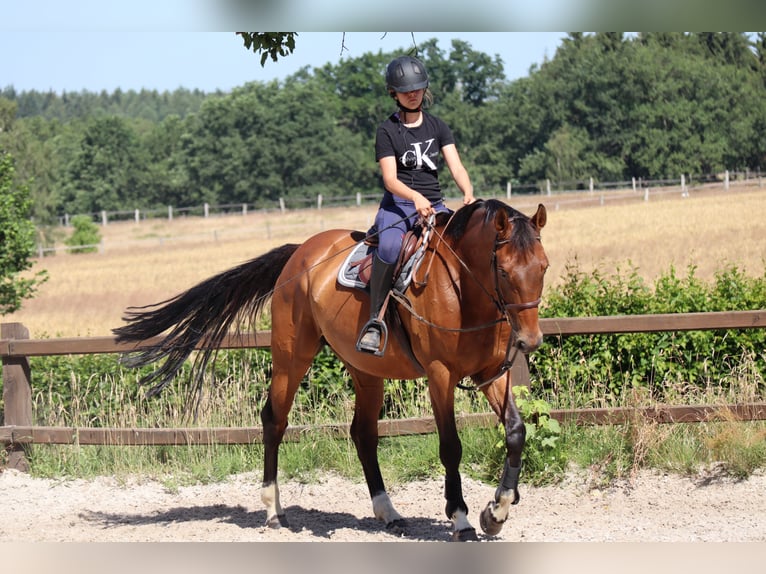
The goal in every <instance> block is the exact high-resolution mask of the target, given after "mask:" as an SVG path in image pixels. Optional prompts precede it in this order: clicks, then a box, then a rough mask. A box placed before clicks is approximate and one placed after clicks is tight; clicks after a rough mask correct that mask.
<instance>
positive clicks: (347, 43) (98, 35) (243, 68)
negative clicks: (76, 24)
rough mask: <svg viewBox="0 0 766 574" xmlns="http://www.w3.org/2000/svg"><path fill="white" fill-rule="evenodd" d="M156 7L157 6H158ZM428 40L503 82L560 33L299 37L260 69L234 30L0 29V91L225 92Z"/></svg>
mask: <svg viewBox="0 0 766 574" xmlns="http://www.w3.org/2000/svg"><path fill="white" fill-rule="evenodd" d="M158 1H160V0H158ZM413 35H414V39H415V42H424V41H426V40H428V39H431V38H436V39H437V40H438V46H439V47H440V48H441V49H442V50H444V52H445V53H447V54H448V53H449V50H450V48H451V42H452V39H453V38H457V39H460V40H463V41H465V42H468V43H469V44H470V45H471V47H472V48H473V49H474V50H477V51H480V52H484V53H487V54H489V55H490V56H495V55H498V56H499V57H500V58H501V59H502V61H503V63H504V66H505V75H506V78H507V79H509V80H513V79H516V78H519V77H523V76H526V75H528V72H529V68H530V66H531V65H533V64H537V65H539V64H542V62H543V61H544V60H545V59H546V58H547V59H552V58H553V57H554V55H555V53H556V48H557V46H558V45H559V44H560V42H561V38H562V37H563V36H565V35H566V34H565V33H562V32H346V33H345V36H344V33H343V32H299V33H298V37H297V39H296V47H295V50H294V52H293V53H292V54H291V55H289V56H286V57H284V58H280V59H279V61H278V62H273V61H271V60H270V59H268V60H267V61H266V63H265V64H264V66H261V64H260V56H259V55H257V54H255V53H254V52H252V51H248V50H246V49H245V48H244V46H243V43H242V39H241V37H239V36H237V35H236V34H235V33H234V32H194V31H189V32H187V31H173V30H171V31H156V30H149V31H147V30H108V29H101V30H92V29H86V30H77V31H72V30H60V29H56V30H50V31H46V32H45V33H40V32H39V31H38V32H35V31H27V30H5V31H2V30H0V54H5V55H7V54H13V56H11V57H6V56H2V57H0V89H2V88H6V87H8V86H13V87H14V88H15V89H16V90H17V91H28V90H37V91H44V92H47V91H54V92H57V93H62V92H64V91H66V92H79V91H82V90H86V91H90V92H100V91H101V90H106V91H107V92H113V91H114V90H115V89H117V88H120V89H121V90H123V91H127V90H131V89H132V90H141V89H142V88H145V89H148V90H157V91H160V92H162V91H173V90H175V89H177V88H187V89H200V90H202V91H204V92H213V91H216V90H222V91H229V90H231V89H232V88H234V87H237V86H242V85H244V84H245V83H247V82H250V81H269V80H273V79H280V80H281V79H284V78H285V77H287V76H288V75H290V74H293V73H295V72H296V71H297V70H299V69H300V68H302V67H304V66H312V67H317V68H318V67H321V66H323V65H325V64H327V63H333V64H337V63H340V62H341V61H342V60H343V59H349V58H356V57H359V56H361V55H362V54H364V53H366V52H377V51H379V50H382V51H383V52H395V51H397V50H399V49H402V50H405V51H406V50H408V49H409V48H411V47H412V45H413ZM344 47H345V49H342V48H344Z"/></svg>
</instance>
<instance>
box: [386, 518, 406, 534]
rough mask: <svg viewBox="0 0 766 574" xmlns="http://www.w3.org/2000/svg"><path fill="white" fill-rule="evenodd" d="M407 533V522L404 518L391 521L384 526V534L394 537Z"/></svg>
mask: <svg viewBox="0 0 766 574" xmlns="http://www.w3.org/2000/svg"><path fill="white" fill-rule="evenodd" d="M406 531H407V521H406V520H404V518H398V519H396V520H392V521H391V522H389V523H388V524H386V532H388V533H389V534H394V535H395V536H404V535H405V534H406Z"/></svg>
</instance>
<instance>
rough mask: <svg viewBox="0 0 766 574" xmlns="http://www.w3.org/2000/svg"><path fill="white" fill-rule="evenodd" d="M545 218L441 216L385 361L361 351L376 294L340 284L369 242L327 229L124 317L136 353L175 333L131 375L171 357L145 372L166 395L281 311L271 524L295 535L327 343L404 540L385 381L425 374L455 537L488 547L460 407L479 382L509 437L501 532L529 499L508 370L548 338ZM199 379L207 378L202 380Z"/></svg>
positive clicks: (272, 413)
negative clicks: (386, 472)
mask: <svg viewBox="0 0 766 574" xmlns="http://www.w3.org/2000/svg"><path fill="white" fill-rule="evenodd" d="M546 217H547V216H546V210H545V207H544V206H543V205H542V204H540V205H538V208H537V211H536V213H535V214H534V215H533V216H531V217H529V216H526V215H524V214H523V213H521V212H519V211H517V210H515V209H513V208H511V207H510V206H508V205H506V204H505V203H503V202H502V201H499V200H495V199H490V200H486V201H483V200H478V201H476V202H474V203H472V204H470V205H466V206H463V207H461V208H460V209H459V210H457V211H455V212H454V213H452V214H451V217H449V219H447V218H442V219H441V220H437V221H436V222H435V225H434V226H433V228H432V230H433V232H434V233H433V234H431V238H430V241H429V244H428V247H427V249H426V251H425V258H424V260H423V265H422V266H421V267H420V268H419V270H418V272H417V273H415V277H414V278H413V282H412V284H411V285H410V287H409V288H408V290H406V291H405V293H404V294H403V295H402V294H399V296H397V297H396V298H395V299H394V303H393V304H392V305H389V314H388V322H389V324H394V323H395V324H396V328H392V336H391V338H390V341H389V343H388V346H387V349H386V351H385V354H384V355H383V356H375V355H373V354H369V353H363V352H359V351H357V350H356V339H357V335H358V333H359V331H360V330H361V328H362V326H363V324H364V323H365V322H366V320H367V319H368V318H369V297H368V295H367V294H366V293H365V292H364V291H363V290H360V289H355V288H349V287H343V286H341V285H339V283H338V281H337V275H338V268H339V265H340V262H341V260H342V259H343V258H344V257H343V254H345V253H347V252H348V251H349V250H350V249H352V248H353V247H354V246H355V245H356V244H357V243H358V242H359V241H360V240H362V239H363V238H364V233H362V232H358V231H350V230H340V229H336V230H328V231H323V232H321V233H319V234H317V235H314V236H312V237H310V238H309V239H307V240H306V241H305V242H304V243H302V244H299V245H296V244H288V245H283V246H281V247H277V248H275V249H273V250H272V251H270V252H268V253H265V254H263V255H261V256H258V257H256V258H254V259H252V260H250V261H247V262H245V263H243V264H241V265H239V266H237V267H234V268H232V269H229V270H228V271H224V272H222V273H220V274H218V275H216V276H214V277H211V278H209V279H207V280H205V281H203V282H201V283H199V284H198V285H196V286H194V287H192V288H190V289H189V290H187V291H185V292H182V293H180V294H178V295H176V296H175V297H173V298H171V299H168V300H166V301H162V302H160V303H156V304H152V305H147V306H145V307H131V308H129V309H128V310H127V312H126V315H125V317H124V320H125V321H126V323H127V324H125V325H123V326H121V327H119V328H116V329H114V330H113V331H114V334H115V335H116V338H117V340H118V341H122V342H137V343H138V342H141V341H143V340H145V339H148V338H150V337H155V336H157V335H161V334H162V333H165V332H166V331H168V332H167V334H166V335H165V336H164V337H162V339H161V342H160V343H158V344H156V345H154V346H151V347H139V348H137V350H136V351H135V352H134V353H133V354H132V355H131V356H132V357H133V361H132V364H134V365H142V364H149V363H153V362H155V361H161V366H160V367H159V368H158V369H157V370H156V371H155V372H154V373H153V374H152V375H148V376H147V377H148V379H149V382H153V383H155V385H154V387H152V389H151V390H150V393H152V392H159V391H160V390H161V389H162V388H163V387H164V386H165V385H166V384H168V383H169V382H170V381H171V380H172V378H173V377H174V376H175V375H176V374H177V373H178V371H179V369H180V368H181V365H182V364H183V362H184V361H185V360H186V359H187V358H188V357H189V355H190V354H191V353H192V351H193V350H194V349H195V347H196V346H197V345H198V344H200V343H201V342H202V343H204V345H203V346H202V349H203V350H201V351H200V354H199V355H198V356H197V359H196V361H200V360H201V361H202V364H203V365H204V364H207V362H208V360H209V359H210V358H211V356H214V355H215V346H216V344H220V342H221V340H222V338H223V337H224V336H225V335H226V334H227V333H228V331H229V330H230V329H231V328H232V327H234V326H237V325H242V324H248V325H253V326H254V325H255V323H254V321H255V318H256V317H257V316H258V313H259V312H260V311H261V310H262V309H263V308H264V306H265V305H266V302H267V301H270V302H271V321H272V332H271V353H272V361H273V367H272V379H271V383H270V386H269V389H268V396H267V400H266V402H265V403H264V406H263V408H262V410H261V413H260V416H261V421H262V424H263V444H264V460H263V483H262V489H261V500H262V502H263V504H264V505H265V506H266V509H267V514H266V515H267V525H268V526H271V527H275V528H279V527H280V526H288V522H287V518H286V516H285V513H284V510H283V508H282V506H281V503H280V498H279V487H278V484H277V457H278V450H279V445H280V443H281V441H282V439H283V436H284V433H285V430H286V429H287V425H288V414H289V412H290V409H291V407H292V404H293V399H294V397H295V394H296V392H297V390H298V387H299V384H300V382H301V380H302V379H303V377H304V375H305V374H306V372H307V371H308V369H309V367H310V366H311V363H312V360H313V358H314V356H315V355H316V354H317V353H318V352H319V350H320V349H321V346H322V345H323V344H327V345H329V346H330V348H331V349H332V350H333V351H334V353H335V354H336V355H337V356H338V357H339V359H340V360H341V361H342V362H343V364H344V366H345V368H346V369H347V370H348V373H349V375H350V377H351V379H352V381H353V385H354V392H355V395H356V398H355V406H354V414H353V420H352V423H351V427H350V435H351V438H352V440H353V443H354V445H355V448H356V451H357V455H358V457H359V461H360V462H361V466H362V469H363V471H364V477H365V480H366V482H367V486H368V489H369V494H370V498H371V500H372V510H373V513H374V515H375V517H376V518H378V519H380V520H381V521H383V522H384V523H385V525H386V527H387V528H388V529H393V530H395V531H397V532H401V533H404V532H406V521H405V520H404V519H403V517H402V516H401V515H400V514H399V513H398V512H397V511H396V509H395V508H394V506H393V504H392V502H391V500H390V498H389V496H388V494H387V492H386V488H385V485H384V482H383V477H382V475H381V471H380V466H379V463H378V452H377V448H378V426H377V423H378V417H379V415H380V412H381V408H382V406H383V400H384V396H383V395H384V393H383V389H384V384H383V383H384V378H386V379H400V380H407V379H416V378H421V377H426V378H427V381H428V392H429V396H430V401H431V406H432V408H433V413H434V418H435V422H436V427H437V430H438V434H439V456H440V459H441V462H442V464H443V465H444V470H445V479H444V484H445V488H444V496H445V498H446V501H447V502H446V508H445V512H446V515H447V518H448V519H449V520H451V522H452V532H451V537H452V539H453V540H477V539H478V538H477V536H476V531H475V529H474V528H473V527H472V526H471V524H470V522H469V521H468V518H467V516H468V507H467V505H466V503H465V501H464V499H463V493H462V486H461V477H460V472H459V465H460V460H461V457H462V446H461V442H460V438H459V436H458V431H457V425H456V422H455V411H454V393H455V387H456V386H457V385H458V384H459V383H461V381H463V380H464V379H467V378H470V379H471V380H472V381H473V385H474V386H475V387H477V388H480V389H481V391H482V392H483V394H484V395H485V396H486V398H487V399H488V401H489V405H490V407H491V408H492V410H493V411H494V412H495V413H496V414H497V416H498V418H499V420H500V421H501V422H502V424H503V425H504V428H505V442H506V451H507V456H506V460H505V464H504V469H503V472H502V476H501V478H500V483H499V485H498V487H497V489H496V491H495V494H494V498H493V499H492V500H491V501H490V502H489V503H488V504H487V506H486V508H485V509H484V510H483V511H482V513H481V514H480V525H481V527H482V529H483V530H484V531H485V532H486V533H487V534H488V535H490V536H493V535H496V534H497V533H499V532H500V530H501V528H502V525H503V523H504V522H505V520H506V519H507V518H508V515H509V511H510V506H511V505H512V504H516V503H517V502H518V501H519V492H518V483H519V473H520V470H521V461H522V449H523V447H524V441H525V427H524V421H523V420H522V418H521V416H520V414H519V410H518V408H517V407H516V404H515V402H514V398H513V394H512V392H511V386H512V381H511V371H510V362H511V361H512V356H515V354H516V353H517V352H521V353H524V354H527V353H530V352H532V351H534V350H535V349H537V348H538V347H539V346H540V344H541V342H542V331H541V330H540V326H539V324H538V305H539V302H540V297H541V295H542V290H543V279H544V275H545V271H546V269H547V268H548V259H547V257H546V254H545V250H544V249H543V246H542V243H541V240H540V230H541V229H542V228H543V226H544V225H545V223H546ZM392 307H393V308H392ZM237 328H239V327H237ZM196 364H197V363H195V365H196ZM196 379H198V381H201V377H200V376H197V377H196ZM157 381H159V382H157ZM145 382H146V381H145ZM197 384H201V382H198V383H197Z"/></svg>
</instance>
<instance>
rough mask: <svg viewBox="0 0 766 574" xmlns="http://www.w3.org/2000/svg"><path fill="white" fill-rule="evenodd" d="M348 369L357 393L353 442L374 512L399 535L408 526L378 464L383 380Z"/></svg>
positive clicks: (352, 426)
mask: <svg viewBox="0 0 766 574" xmlns="http://www.w3.org/2000/svg"><path fill="white" fill-rule="evenodd" d="M347 369H348V371H349V373H350V374H351V378H352V379H353V381H354V391H355V394H356V402H355V405H354V419H353V421H352V422H351V439H352V440H353V441H354V446H355V447H356V453H357V456H358V457H359V462H360V463H361V464H362V470H363V471H364V478H365V480H366V481H367V488H368V490H369V491H370V498H371V499H372V511H373V513H374V514H375V517H376V518H377V519H379V520H382V521H383V522H384V523H385V524H386V528H387V529H389V530H392V531H397V532H398V531H401V530H402V529H403V528H404V527H405V521H404V519H403V518H402V517H401V515H400V514H399V513H398V512H397V511H396V509H395V508H394V506H393V504H392V503H391V499H390V498H389V496H388V493H387V492H386V488H385V485H384V483H383V475H382V474H381V472H380V464H379V462H378V417H379V416H380V409H381V408H382V407H383V379H381V378H378V377H373V376H370V375H366V374H364V373H360V372H359V371H357V370H356V369H354V368H352V367H348V366H347Z"/></svg>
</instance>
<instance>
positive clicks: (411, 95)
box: [396, 90, 426, 110]
mask: <svg viewBox="0 0 766 574" xmlns="http://www.w3.org/2000/svg"><path fill="white" fill-rule="evenodd" d="M425 93H426V91H425V90H413V91H412V92H399V93H398V94H397V95H396V96H397V99H398V100H399V103H400V104H402V105H403V106H404V107H405V108H408V109H411V110H414V109H417V108H419V107H420V104H422V103H423V94H425Z"/></svg>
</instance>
